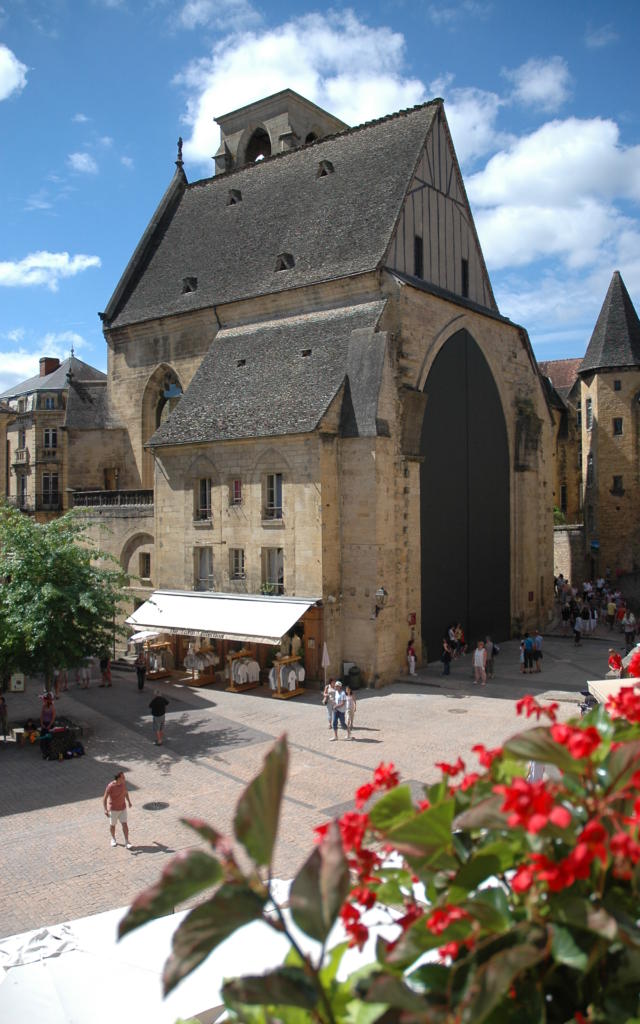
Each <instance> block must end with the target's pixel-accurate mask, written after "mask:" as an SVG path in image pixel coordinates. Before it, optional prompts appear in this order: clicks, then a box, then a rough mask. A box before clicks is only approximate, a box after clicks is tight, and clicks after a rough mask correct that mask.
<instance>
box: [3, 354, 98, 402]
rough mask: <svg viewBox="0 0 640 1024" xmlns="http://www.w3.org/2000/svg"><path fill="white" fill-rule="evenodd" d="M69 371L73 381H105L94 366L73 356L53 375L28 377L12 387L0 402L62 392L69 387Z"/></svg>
mask: <svg viewBox="0 0 640 1024" xmlns="http://www.w3.org/2000/svg"><path fill="white" fill-rule="evenodd" d="M70 369H71V372H72V376H73V378H75V380H83V381H87V380H102V381H106V379H107V375H106V373H102V371H101V370H96V369H95V367H94V366H89V364H88V363H83V362H82V360H81V359H76V357H75V356H70V357H69V358H68V359H65V361H64V362H63V363H61V364H60V366H59V367H58V368H57V370H54V371H53V373H48V374H47V376H46V377H40V376H36V377H30V378H29V380H23V381H22V383H21V384H14V385H13V387H11V388H9V389H8V390H7V391H5V392H3V394H1V395H0V400H2V399H3V398H5V399H6V398H17V397H18V395H28V394H31V392H33V391H64V390H65V389H66V388H67V387H68V386H69V385H68V381H67V373H68V372H69V370H70Z"/></svg>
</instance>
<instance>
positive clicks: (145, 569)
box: [140, 551, 151, 580]
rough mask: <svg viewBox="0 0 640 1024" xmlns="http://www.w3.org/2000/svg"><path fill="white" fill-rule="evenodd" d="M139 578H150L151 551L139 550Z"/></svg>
mask: <svg viewBox="0 0 640 1024" xmlns="http://www.w3.org/2000/svg"><path fill="white" fill-rule="evenodd" d="M140 578H141V579H143V580H150V579H151V552H150V551H141V552H140Z"/></svg>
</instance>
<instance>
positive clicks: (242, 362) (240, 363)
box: [236, 359, 247, 366]
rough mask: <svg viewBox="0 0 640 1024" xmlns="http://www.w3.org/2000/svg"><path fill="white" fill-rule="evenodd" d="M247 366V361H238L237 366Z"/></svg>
mask: <svg viewBox="0 0 640 1024" xmlns="http://www.w3.org/2000/svg"><path fill="white" fill-rule="evenodd" d="M246 365H247V360H246V359H238V362H237V363H236V366H246Z"/></svg>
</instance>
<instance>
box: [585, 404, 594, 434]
mask: <svg viewBox="0 0 640 1024" xmlns="http://www.w3.org/2000/svg"><path fill="white" fill-rule="evenodd" d="M585 415H586V419H587V430H591V428H592V427H593V402H592V400H591V399H590V398H587V399H586V401H585Z"/></svg>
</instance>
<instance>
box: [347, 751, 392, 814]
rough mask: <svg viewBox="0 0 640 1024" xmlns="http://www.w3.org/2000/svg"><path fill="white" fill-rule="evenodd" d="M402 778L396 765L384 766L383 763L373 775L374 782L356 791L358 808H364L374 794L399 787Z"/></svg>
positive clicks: (367, 783)
mask: <svg viewBox="0 0 640 1024" xmlns="http://www.w3.org/2000/svg"><path fill="white" fill-rule="evenodd" d="M399 781H400V776H399V775H398V772H397V771H396V768H395V765H393V764H384V763H383V762H382V761H381V762H380V764H379V765H378V767H377V768H376V770H375V771H374V773H373V782H366V783H365V784H364V786H360V789H358V790H356V807H364V805H365V804H366V803H367V801H368V800H369V799H370V797H372V796H373V794H374V793H379V792H380V791H381V790H385V789H393V788H394V787H395V786H397V785H398V783H399Z"/></svg>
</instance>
